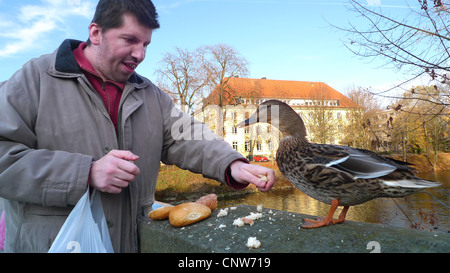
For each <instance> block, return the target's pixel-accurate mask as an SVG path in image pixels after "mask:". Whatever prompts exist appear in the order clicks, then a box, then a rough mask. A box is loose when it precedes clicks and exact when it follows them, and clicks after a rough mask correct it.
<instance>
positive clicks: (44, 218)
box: [0, 0, 275, 252]
mask: <svg viewBox="0 0 450 273" xmlns="http://www.w3.org/2000/svg"><path fill="white" fill-rule="evenodd" d="M157 17H158V15H157V13H156V10H155V8H154V6H153V4H152V2H151V1H150V0H116V1H111V0H101V1H100V2H99V3H98V6H97V9H96V13H95V15H94V19H93V21H92V23H91V25H90V26H89V40H88V42H87V43H82V42H80V41H74V40H66V41H64V42H63V43H62V44H61V46H60V47H59V48H58V49H57V50H56V51H55V52H54V53H53V54H50V55H44V56H42V57H40V58H38V59H33V60H31V61H30V62H28V63H27V64H25V65H24V66H23V68H22V69H21V70H19V71H18V72H16V73H15V74H14V75H13V76H12V77H11V78H10V79H9V80H8V81H6V82H3V83H0V109H2V110H1V111H0V197H2V198H5V203H6V205H5V212H6V214H5V220H6V241H5V251H6V252H46V251H48V249H49V248H50V246H51V243H52V242H53V240H54V238H55V237H56V234H57V233H58V231H59V229H60V228H61V226H62V224H63V223H64V221H65V219H66V218H67V215H68V214H69V213H70V211H71V209H72V208H73V206H74V205H75V204H76V203H77V201H78V200H79V199H80V197H81V196H82V195H83V194H84V193H85V192H86V190H87V188H88V186H90V187H91V188H94V189H97V190H99V191H100V192H101V198H102V203H103V209H104V212H105V216H106V219H107V222H108V228H109V231H110V235H111V240H112V243H113V247H114V250H115V251H116V252H136V251H139V246H138V221H139V219H140V218H141V220H142V219H145V217H146V215H147V213H148V212H149V210H150V209H151V206H152V204H153V202H154V192H155V186H156V181H157V176H158V171H159V164H160V161H162V162H164V163H166V164H176V165H177V166H179V167H181V168H184V169H188V170H191V171H193V172H197V173H202V174H203V175H204V176H205V177H209V178H213V179H216V180H218V181H220V182H222V183H225V184H228V185H229V186H231V187H233V188H236V189H241V188H245V187H246V186H247V185H248V184H249V183H252V184H255V185H256V187H257V188H258V189H259V190H260V191H267V190H269V189H270V188H271V187H272V186H273V184H274V179H275V178H274V172H273V170H271V169H267V168H264V167H261V166H257V165H250V164H248V162H247V161H246V160H245V159H244V158H243V157H242V155H240V154H239V153H237V152H235V151H234V150H233V149H231V147H230V146H229V145H228V144H227V143H226V142H224V141H223V140H222V139H217V136H215V135H214V134H213V133H212V132H211V131H210V130H208V129H207V128H206V127H205V126H204V125H203V124H201V123H199V122H196V121H194V120H193V119H192V118H191V117H190V116H188V115H185V114H183V113H182V112H180V111H179V110H177V109H176V108H175V107H174V104H173V102H172V101H171V99H170V98H169V97H168V96H167V95H166V94H165V93H164V92H162V91H161V90H160V89H159V88H157V87H156V86H154V85H153V84H152V83H151V82H150V81H149V80H148V79H146V78H144V77H142V76H140V75H138V74H137V73H135V69H136V68H137V66H138V65H139V64H140V63H141V62H142V61H143V60H144V59H145V54H146V50H147V46H148V45H149V44H150V42H151V37H152V32H153V30H154V29H157V28H159V23H158V21H157ZM179 124H182V125H183V126H182V127H181V128H177V126H178V125H179ZM174 128H175V130H174ZM174 132H176V134H178V135H177V137H174V136H173V134H174ZM194 132H195V134H198V133H199V132H201V133H202V138H201V139H202V140H189V139H192V138H190V137H189V136H191V134H193V133H194ZM195 139H198V137H196V138H195ZM211 139H215V140H211ZM259 175H266V176H267V177H268V181H264V180H261V179H260V177H259Z"/></svg>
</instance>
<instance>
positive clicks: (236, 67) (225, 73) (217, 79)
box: [199, 44, 248, 107]
mask: <svg viewBox="0 0 450 273" xmlns="http://www.w3.org/2000/svg"><path fill="white" fill-rule="evenodd" d="M199 52H200V55H201V60H202V68H203V69H204V70H205V72H206V73H207V78H208V84H209V86H210V87H211V90H213V89H215V88H216V89H217V90H216V91H217V92H218V94H217V95H218V96H219V97H218V105H219V106H220V107H223V106H224V105H225V103H226V102H227V99H229V98H230V96H232V90H230V88H229V86H228V81H229V80H230V79H231V78H233V77H245V76H247V75H248V68H247V67H248V62H247V60H246V59H245V58H244V57H243V56H241V55H240V54H239V53H238V52H237V51H236V50H235V49H234V48H232V47H231V46H229V45H226V44H217V45H213V46H204V47H202V48H200V49H199Z"/></svg>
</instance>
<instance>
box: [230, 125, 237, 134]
mask: <svg viewBox="0 0 450 273" xmlns="http://www.w3.org/2000/svg"><path fill="white" fill-rule="evenodd" d="M231 133H232V134H234V135H236V134H237V127H236V125H233V127H231Z"/></svg>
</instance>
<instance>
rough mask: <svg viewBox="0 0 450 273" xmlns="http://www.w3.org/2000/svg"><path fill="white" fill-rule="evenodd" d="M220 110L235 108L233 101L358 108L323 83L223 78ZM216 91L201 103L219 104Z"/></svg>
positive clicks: (216, 89)
mask: <svg viewBox="0 0 450 273" xmlns="http://www.w3.org/2000/svg"><path fill="white" fill-rule="evenodd" d="M224 82H225V84H224V87H225V90H226V91H225V92H223V97H222V102H223V104H222V105H223V106H224V105H227V104H236V99H237V98H246V99H279V100H282V99H283V100H285V99H288V100H295V99H296V100H312V101H318V100H327V101H332V100H335V101H339V103H338V104H337V106H338V107H360V106H359V105H358V104H356V103H355V102H353V101H352V100H351V99H349V98H347V97H346V96H344V95H343V94H341V93H339V92H338V91H336V90H335V89H333V88H332V87H330V86H329V85H327V84H325V83H323V82H307V81H283V80H268V79H264V78H263V79H247V78H226V79H225V81H224ZM218 90H219V88H218V87H216V88H215V89H214V90H213V92H212V93H211V94H210V95H209V96H208V98H206V99H205V101H204V105H208V104H216V105H220V103H219V91H218Z"/></svg>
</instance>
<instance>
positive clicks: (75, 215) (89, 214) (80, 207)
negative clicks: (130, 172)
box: [48, 189, 114, 253]
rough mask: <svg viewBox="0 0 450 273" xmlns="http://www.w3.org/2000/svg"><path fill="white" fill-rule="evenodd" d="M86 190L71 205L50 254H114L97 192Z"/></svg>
mask: <svg viewBox="0 0 450 273" xmlns="http://www.w3.org/2000/svg"><path fill="white" fill-rule="evenodd" d="M90 199H91V200H89V189H88V190H87V191H86V193H85V194H84V195H83V196H82V197H81V199H80V201H78V203H77V204H76V206H75V207H74V208H73V210H72V212H71V213H70V214H69V216H68V217H67V219H66V221H65V222H64V225H63V226H62V227H61V230H60V231H59V233H58V235H57V236H56V238H55V241H54V242H53V244H52V246H51V247H50V250H49V251H48V252H49V253H113V252H114V249H113V247H112V243H111V237H110V235H109V231H108V226H107V224H106V218H105V214H104V213H103V206H102V201H101V198H100V194H99V193H97V190H94V191H93V193H92V195H91V198H90Z"/></svg>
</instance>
